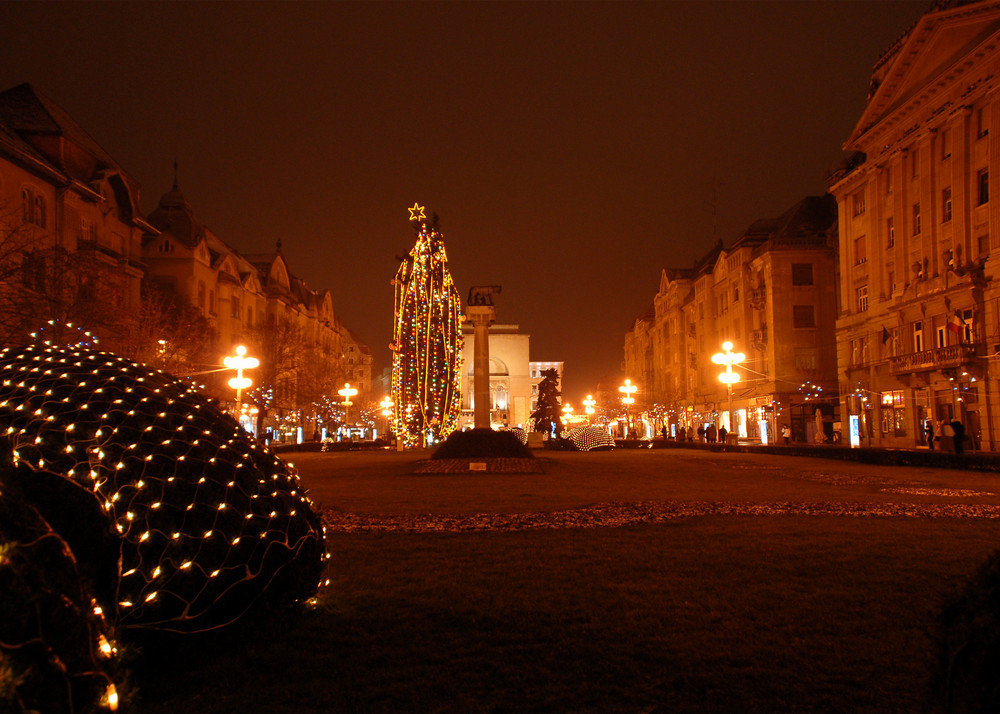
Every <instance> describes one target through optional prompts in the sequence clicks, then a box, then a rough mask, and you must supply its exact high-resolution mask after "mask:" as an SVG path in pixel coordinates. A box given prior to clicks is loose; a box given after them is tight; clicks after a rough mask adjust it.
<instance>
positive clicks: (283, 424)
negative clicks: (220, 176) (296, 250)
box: [0, 84, 372, 436]
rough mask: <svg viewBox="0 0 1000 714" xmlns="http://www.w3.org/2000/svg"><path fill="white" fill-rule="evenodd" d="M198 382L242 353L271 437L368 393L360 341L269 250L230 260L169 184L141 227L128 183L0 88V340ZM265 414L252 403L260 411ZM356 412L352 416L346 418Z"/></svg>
mask: <svg viewBox="0 0 1000 714" xmlns="http://www.w3.org/2000/svg"><path fill="white" fill-rule="evenodd" d="M95 339H96V340H98V342H97V346H98V347H99V348H101V349H107V350H110V351H113V352H116V353H118V354H121V355H123V356H125V357H129V358H132V359H136V360H138V361H141V362H147V363H150V364H152V365H153V366H156V367H160V368H164V369H167V370H168V371H171V372H173V373H175V374H177V375H178V376H182V377H183V376H189V377H192V378H197V380H198V381H199V382H203V383H204V384H205V387H206V389H207V390H209V391H210V392H212V393H214V394H215V395H216V396H217V397H218V398H219V399H220V400H223V401H231V400H232V398H233V396H234V395H233V390H232V389H231V388H229V387H228V385H227V384H226V380H227V379H228V377H229V376H232V375H231V373H224V372H222V371H221V370H220V368H221V366H222V360H223V358H224V357H225V356H228V355H232V354H233V349H234V348H235V346H236V345H238V344H246V345H247V346H248V347H249V348H250V350H251V353H252V354H254V356H257V357H258V358H259V359H260V361H261V366H260V368H258V370H256V371H255V373H254V374H252V375H249V376H251V378H254V379H255V381H256V383H257V384H258V385H260V384H267V385H268V389H267V390H265V391H266V392H267V394H254V395H248V398H247V399H246V401H245V402H244V403H245V404H246V405H248V406H253V405H254V404H257V405H260V406H262V407H263V409H261V410H258V416H257V417H256V418H254V417H252V416H251V415H250V414H248V415H247V416H246V418H245V419H244V423H246V424H247V425H248V426H251V427H253V428H263V426H264V422H265V413H266V417H267V419H268V420H269V422H268V423H269V425H273V430H274V432H275V433H278V432H280V431H285V432H287V433H288V434H289V436H292V435H294V436H297V434H295V432H297V431H298V430H299V429H302V431H304V432H305V433H307V434H308V433H311V432H312V431H314V430H315V429H316V428H317V427H319V426H321V425H322V424H323V423H324V422H325V421H327V420H329V419H331V418H333V416H334V410H333V409H332V408H331V405H332V403H333V402H335V401H338V400H339V399H340V398H339V397H338V396H337V389H338V388H339V387H343V385H344V383H345V382H346V381H348V380H349V381H351V382H352V386H354V387H355V388H357V389H358V391H359V394H358V395H357V396H356V397H355V400H356V401H357V402H358V403H362V404H366V403H367V402H369V401H370V400H371V399H372V391H371V388H372V375H371V371H372V359H371V353H370V351H369V350H368V347H367V346H366V345H364V344H363V343H362V342H361V341H360V340H359V339H358V338H357V336H356V335H354V334H353V333H351V332H350V330H348V329H347V328H346V327H345V326H344V325H343V324H342V322H341V321H340V319H339V318H338V316H337V314H336V312H335V310H334V307H333V303H332V300H331V297H330V293H329V291H316V290H312V289H310V288H309V287H308V286H307V285H306V284H305V283H304V282H303V281H302V280H300V279H298V278H296V277H295V276H294V275H293V274H292V273H291V272H290V270H289V267H288V265H287V264H286V263H285V260H284V257H283V256H282V255H281V250H280V243H279V245H278V247H277V248H276V250H275V251H274V252H273V253H270V254H264V255H243V254H241V253H240V252H239V251H237V250H236V249H234V248H233V247H231V246H230V245H229V244H227V243H226V242H224V241H223V240H222V239H220V238H219V237H218V236H216V235H215V234H214V233H213V232H212V231H211V230H209V229H208V228H207V227H206V226H205V225H204V224H203V223H202V222H201V221H200V220H199V219H198V218H197V216H196V215H195V213H194V211H193V210H192V208H191V205H190V204H189V203H188V201H187V200H186V199H185V197H184V196H183V194H182V193H181V191H180V189H179V188H178V185H177V180H176V169H175V180H174V185H173V187H172V189H171V190H170V191H169V192H167V193H166V194H164V195H163V196H162V197H161V199H160V201H159V203H158V205H157V207H156V208H155V210H154V211H153V212H152V213H150V214H149V216H148V217H146V216H145V215H144V214H143V212H142V210H141V208H140V192H139V185H138V183H137V182H136V181H135V180H134V179H132V178H131V177H130V176H129V175H128V173H126V172H125V171H124V169H122V167H121V166H119V165H118V164H117V163H116V162H115V160H114V159H113V158H112V157H111V156H109V155H108V154H107V153H106V152H105V151H104V150H103V149H102V148H101V147H100V146H99V145H98V144H97V143H96V142H95V141H94V140H93V139H92V138H91V137H90V136H89V135H88V134H87V133H86V131H84V130H83V129H82V128H81V127H80V126H79V125H78V124H77V123H76V122H75V121H73V119H72V118H71V117H70V116H69V115H68V114H67V113H66V112H65V110H63V109H62V108H60V107H59V106H58V105H57V104H55V103H54V102H53V101H52V100H50V99H48V98H47V97H45V96H44V95H42V94H41V93H40V92H38V90H36V89H35V88H34V87H32V86H31V85H28V84H25V85H20V86H18V87H14V88H12V89H8V90H6V91H4V92H0V343H2V344H5V345H7V344H12V345H19V344H26V343H29V342H32V341H42V340H52V341H57V342H62V343H65V342H72V343H84V344H90V345H92V344H94V340H95ZM265 405H266V406H265ZM352 416H353V417H354V418H359V417H361V414H360V413H357V412H356V413H355V414H353V415H352Z"/></svg>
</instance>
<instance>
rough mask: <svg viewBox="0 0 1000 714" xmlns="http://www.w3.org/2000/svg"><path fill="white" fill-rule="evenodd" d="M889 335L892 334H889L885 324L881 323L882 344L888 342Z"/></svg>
mask: <svg viewBox="0 0 1000 714" xmlns="http://www.w3.org/2000/svg"><path fill="white" fill-rule="evenodd" d="M891 337H892V335H890V334H889V331H888V330H887V329H885V325H882V344H883V345H884V344H885V343H886V342H888V341H889V339H890V338H891Z"/></svg>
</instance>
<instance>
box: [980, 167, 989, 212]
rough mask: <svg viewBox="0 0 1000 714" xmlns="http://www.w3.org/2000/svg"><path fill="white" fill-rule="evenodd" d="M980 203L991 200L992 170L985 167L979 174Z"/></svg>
mask: <svg viewBox="0 0 1000 714" xmlns="http://www.w3.org/2000/svg"><path fill="white" fill-rule="evenodd" d="M977 183H978V186H979V204H978V205H980V206H982V205H983V204H984V203H988V202H989V200H990V170H989V169H983V170H982V171H980V172H979V174H978V182H977Z"/></svg>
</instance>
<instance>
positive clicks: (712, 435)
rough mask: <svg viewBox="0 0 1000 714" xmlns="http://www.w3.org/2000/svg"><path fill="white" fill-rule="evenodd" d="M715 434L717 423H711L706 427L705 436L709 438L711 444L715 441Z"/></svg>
mask: <svg viewBox="0 0 1000 714" xmlns="http://www.w3.org/2000/svg"><path fill="white" fill-rule="evenodd" d="M715 436H716V431H715V424H709V425H708V428H707V429H705V438H706V439H707V440H708V443H709V444H711V443H713V442H715Z"/></svg>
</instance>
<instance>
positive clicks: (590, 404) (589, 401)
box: [583, 394, 597, 424]
mask: <svg viewBox="0 0 1000 714" xmlns="http://www.w3.org/2000/svg"><path fill="white" fill-rule="evenodd" d="M583 404H584V406H585V407H586V408H585V409H584V411H585V412H587V424H590V421H591V419H593V418H594V405H595V404H597V400H596V399H594V398H593V397H592V396H590V395H589V394H588V395H587V398H586V399H584V400H583Z"/></svg>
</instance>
